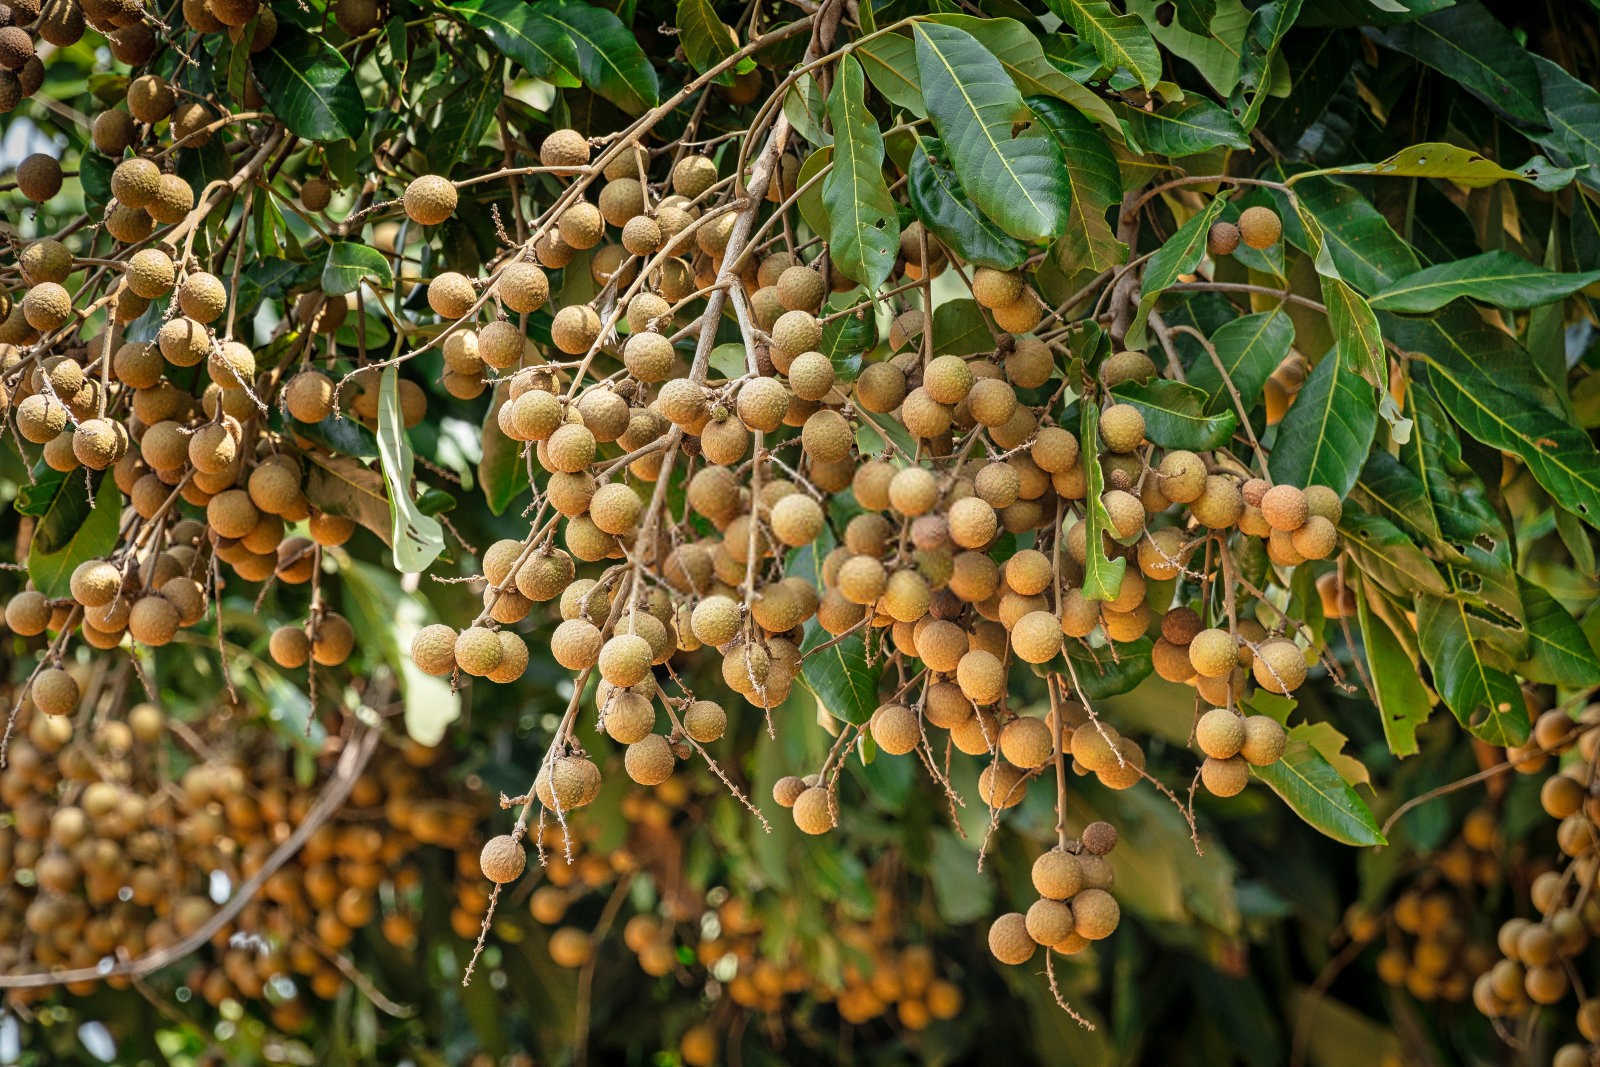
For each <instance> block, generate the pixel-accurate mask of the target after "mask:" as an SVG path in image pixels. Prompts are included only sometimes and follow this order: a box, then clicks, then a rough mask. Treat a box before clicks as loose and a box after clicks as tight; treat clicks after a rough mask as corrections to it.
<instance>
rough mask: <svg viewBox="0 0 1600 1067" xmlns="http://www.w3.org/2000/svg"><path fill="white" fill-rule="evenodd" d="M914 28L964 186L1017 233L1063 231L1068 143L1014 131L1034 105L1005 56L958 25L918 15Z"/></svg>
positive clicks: (934, 110) (926, 90) (1040, 235)
mask: <svg viewBox="0 0 1600 1067" xmlns="http://www.w3.org/2000/svg"><path fill="white" fill-rule="evenodd" d="M912 32H913V33H914V35H915V37H916V44H917V77H918V81H919V83H920V85H921V88H922V96H923V99H924V100H925V101H927V104H928V113H929V115H930V117H931V118H932V119H933V125H934V128H935V129H936V130H938V131H939V137H940V138H941V139H942V140H943V142H944V145H945V148H946V149H947V150H948V151H949V153H950V162H951V165H952V166H954V168H955V172H956V177H957V178H959V179H960V180H961V187H962V188H963V189H965V190H966V191H967V193H968V195H970V196H971V197H972V199H973V202H974V203H976V204H977V205H978V208H979V210H981V211H982V212H983V213H984V214H985V215H987V216H988V217H989V218H991V219H993V220H994V221H995V222H996V223H997V224H998V225H999V226H1000V228H1001V229H1002V230H1004V231H1005V232H1006V233H1008V234H1010V235H1011V236H1013V237H1016V238H1018V239H1020V240H1023V241H1047V240H1050V239H1051V238H1053V237H1056V236H1057V235H1059V234H1060V233H1061V232H1062V230H1064V229H1065V228H1066V225H1067V217H1068V208H1069V207H1070V204H1071V197H1072V194H1071V191H1070V189H1069V187H1068V185H1067V181H1066V175H1065V169H1066V168H1065V164H1064V163H1063V161H1062V159H1061V150H1060V149H1059V148H1057V147H1056V143H1055V141H1054V140H1053V139H1051V138H1050V137H1047V136H1045V135H1044V134H1042V133H1040V132H1037V131H1028V132H1025V133H1022V134H1021V135H1018V136H1013V135H1012V124H1013V123H1014V122H1017V121H1019V120H1022V119H1025V118H1026V117H1027V114H1028V112H1027V108H1026V107H1024V106H1023V103H1022V96H1021V94H1020V93H1018V92H1017V87H1016V85H1015V84H1013V83H1012V81H1011V78H1010V77H1009V76H1008V75H1007V74H1006V72H1005V68H1004V67H1002V66H1001V65H1000V61H999V60H997V59H995V57H994V56H993V55H992V54H990V52H989V51H988V50H987V49H985V48H984V47H983V45H982V44H980V43H978V41H977V39H976V38H974V37H973V36H972V35H971V34H969V33H966V32H965V31H963V30H959V29H956V28H955V27H954V26H941V25H938V24H936V23H921V22H919V23H917V24H916V25H915V26H913V27H912Z"/></svg>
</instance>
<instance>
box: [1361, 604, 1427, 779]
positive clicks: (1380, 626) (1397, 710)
mask: <svg viewBox="0 0 1600 1067" xmlns="http://www.w3.org/2000/svg"><path fill="white" fill-rule="evenodd" d="M1371 595H1373V594H1372V593H1371V592H1370V591H1368V590H1365V589H1363V590H1362V592H1361V594H1360V595H1359V596H1357V597H1356V619H1357V622H1358V623H1359V625H1360V627H1361V647H1362V650H1363V652H1364V653H1365V654H1366V661H1367V671H1368V673H1369V674H1370V675H1371V676H1372V690H1373V695H1374V696H1376V697H1377V705H1378V718H1379V720H1380V721H1381V722H1382V723H1383V737H1384V740H1385V741H1387V742H1388V745H1389V751H1390V752H1392V753H1394V754H1395V755H1396V756H1414V755H1416V754H1417V727H1419V726H1421V725H1422V724H1423V723H1425V722H1427V721H1428V715H1429V713H1430V712H1432V711H1433V698H1432V696H1431V695H1430V694H1429V693H1428V687H1427V686H1425V685H1423V684H1422V678H1421V677H1420V676H1419V675H1418V673H1417V665H1416V664H1415V663H1413V662H1412V661H1411V657H1409V656H1407V655H1406V652H1405V649H1404V648H1403V647H1402V646H1401V644H1400V642H1399V641H1398V640H1397V639H1396V638H1395V636H1394V632H1393V631H1391V630H1390V629H1389V627H1388V624H1386V623H1385V622H1384V621H1383V620H1382V619H1380V618H1378V616H1377V615H1376V614H1375V613H1374V612H1373V611H1372V609H1371V608H1370V607H1369V606H1368V604H1367V597H1369V596H1371Z"/></svg>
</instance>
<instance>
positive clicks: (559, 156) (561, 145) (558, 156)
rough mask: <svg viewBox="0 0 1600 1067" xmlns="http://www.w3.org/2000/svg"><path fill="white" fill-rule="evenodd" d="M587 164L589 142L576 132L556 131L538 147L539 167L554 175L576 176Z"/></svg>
mask: <svg viewBox="0 0 1600 1067" xmlns="http://www.w3.org/2000/svg"><path fill="white" fill-rule="evenodd" d="M588 162H589V141H588V139H587V138H585V137H584V136H583V134H581V133H579V132H578V131H577V130H571V129H563V130H556V131H555V132H554V133H551V134H550V135H549V136H548V137H546V138H545V139H544V141H543V142H542V143H540V145H539V165H540V166H544V167H552V168H555V169H554V171H553V173H555V174H561V175H571V174H577V173H578V172H579V170H581V169H582V168H583V167H585V166H587V165H588Z"/></svg>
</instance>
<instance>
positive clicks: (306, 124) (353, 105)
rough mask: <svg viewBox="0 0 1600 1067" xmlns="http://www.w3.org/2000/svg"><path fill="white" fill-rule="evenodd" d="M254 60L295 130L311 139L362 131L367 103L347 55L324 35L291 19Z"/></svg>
mask: <svg viewBox="0 0 1600 1067" xmlns="http://www.w3.org/2000/svg"><path fill="white" fill-rule="evenodd" d="M252 63H253V65H254V68H255V74H256V83H257V84H258V85H260V86H261V96H262V98H263V99H264V100H266V102H267V104H268V105H269V106H270V107H271V108H272V112H273V114H274V115H276V116H277V117H278V119H279V121H281V122H282V123H283V124H284V125H285V126H286V127H288V129H289V132H290V133H293V134H295V135H296V136H298V137H304V138H306V139H307V140H310V141H342V140H345V139H347V138H349V139H355V138H357V137H360V136H361V134H362V132H363V131H364V130H365V129H366V125H367V108H366V105H365V104H363V103H362V101H361V89H360V87H359V86H358V85H357V84H356V76H355V73H354V72H353V71H352V70H351V69H350V64H349V63H346V62H345V59H344V56H342V55H340V54H339V50H338V49H336V48H334V47H333V45H331V44H329V43H328V42H327V41H325V40H323V39H322V38H321V37H313V36H311V35H310V34H308V33H306V32H305V31H304V30H302V29H300V28H298V27H296V26H293V25H289V24H285V25H282V26H280V27H279V28H278V32H277V34H276V35H274V36H273V38H272V43H271V44H269V45H267V47H266V48H265V49H263V50H262V51H260V52H258V53H257V54H256V55H255V57H254V59H253V60H252Z"/></svg>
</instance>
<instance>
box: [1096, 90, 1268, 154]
mask: <svg viewBox="0 0 1600 1067" xmlns="http://www.w3.org/2000/svg"><path fill="white" fill-rule="evenodd" d="M1116 112H1117V117H1118V118H1119V119H1121V120H1122V125H1123V127H1124V128H1125V129H1126V130H1127V131H1128V133H1129V134H1130V136H1131V137H1132V138H1133V140H1134V141H1136V142H1137V143H1138V144H1140V145H1141V146H1143V147H1144V149H1145V151H1147V152H1151V153H1154V154H1156V155H1162V156H1192V155H1194V154H1195V153H1197V152H1208V151H1210V150H1211V149H1213V148H1238V149H1246V148H1249V147H1250V138H1249V137H1247V136H1246V135H1245V132H1244V128H1243V127H1241V126H1240V125H1239V123H1238V120H1236V119H1235V118H1234V117H1233V116H1232V115H1230V114H1228V113H1227V112H1226V111H1224V110H1223V109H1222V108H1220V107H1218V106H1217V105H1216V104H1213V103H1212V102H1211V101H1209V100H1207V99H1205V98H1204V97H1201V96H1189V97H1187V98H1186V99H1184V100H1182V101H1180V102H1178V103H1175V104H1167V105H1165V106H1164V107H1160V108H1157V109H1156V110H1155V111H1145V110H1144V109H1143V108H1137V107H1129V106H1128V105H1126V104H1118V105H1117V107H1116Z"/></svg>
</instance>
